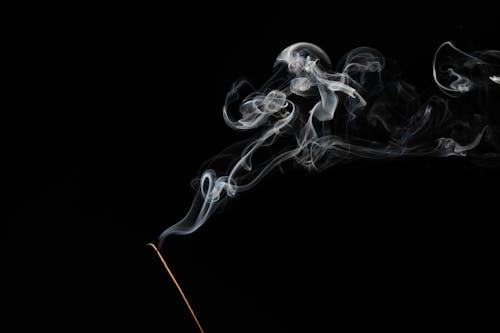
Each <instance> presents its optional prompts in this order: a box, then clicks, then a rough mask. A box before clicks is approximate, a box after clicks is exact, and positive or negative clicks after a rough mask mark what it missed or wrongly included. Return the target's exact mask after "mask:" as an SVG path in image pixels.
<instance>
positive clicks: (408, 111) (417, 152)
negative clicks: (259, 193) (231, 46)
mask: <svg viewBox="0 0 500 333" xmlns="http://www.w3.org/2000/svg"><path fill="white" fill-rule="evenodd" d="M386 67H387V64H386V60H385V59H384V57H383V56H382V55H381V54H380V52H378V51H377V50H375V49H372V48H368V47H360V48H356V49H354V50H352V51H351V52H349V53H348V54H347V55H345V56H344V57H343V58H342V59H341V61H340V62H339V65H338V67H337V70H336V71H332V70H330V68H331V62H330V59H329V57H328V56H327V55H326V53H325V52H324V51H323V50H322V49H320V48H319V47H318V46H316V45H313V44H310V43H297V44H293V45H291V46H289V47H287V48H286V49H285V50H284V51H283V52H281V54H280V55H279V56H278V58H277V60H276V64H275V69H276V72H275V74H274V75H273V76H272V78H271V79H270V80H269V81H268V82H267V83H266V84H264V86H263V87H262V88H261V89H258V90H256V89H253V87H252V86H251V85H250V84H249V83H248V82H246V81H240V82H237V83H235V84H234V85H233V87H232V89H231V90H230V91H229V93H228V94H227V97H226V103H225V106H224V108H223V118H224V120H225V122H226V123H227V125H228V126H230V127H231V128H233V129H235V130H239V131H250V130H258V133H257V135H256V136H255V137H254V138H253V139H251V140H248V141H246V142H243V143H239V144H236V145H234V146H232V147H231V148H229V149H228V150H227V151H225V152H223V153H221V154H220V155H218V156H217V157H216V158H214V161H215V160H222V159H224V158H227V157H228V156H233V157H234V156H237V157H236V158H235V159H233V160H231V161H229V162H228V163H227V165H228V166H229V169H227V170H225V172H223V173H222V174H220V175H218V174H217V173H216V171H215V170H214V169H213V168H211V167H209V168H207V169H206V170H205V171H204V172H203V173H202V175H201V177H200V178H199V179H198V181H197V187H198V190H197V194H196V196H195V198H194V200H193V204H192V206H191V209H190V210H189V212H188V214H187V215H186V216H185V217H184V218H183V219H182V220H181V221H179V222H177V223H176V224H174V225H172V226H171V227H169V228H168V229H166V230H165V231H164V232H163V233H162V234H161V235H160V239H159V240H160V242H159V243H160V244H159V245H160V246H161V245H162V244H163V242H164V240H165V238H166V237H167V236H169V235H171V234H189V233H192V232H194V231H196V230H197V229H198V228H199V227H201V226H202V225H203V224H204V223H205V222H206V221H207V219H208V218H209V217H210V216H211V215H212V214H213V213H214V211H215V210H216V209H217V207H218V206H219V205H220V204H221V203H222V202H223V201H224V200H225V199H227V198H228V197H234V196H235V195H236V194H238V193H240V192H242V191H246V190H248V189H250V188H252V187H253V186H254V185H255V184H257V183H258V182H259V180H260V179H262V177H264V176H265V175H266V174H267V173H269V172H270V171H271V170H272V169H273V168H275V167H276V166H278V165H280V164H282V163H283V162H285V161H287V160H294V161H295V162H296V163H297V164H298V165H300V166H303V167H304V168H306V169H308V170H310V171H321V170H323V169H325V168H327V167H330V166H332V165H335V164H338V163H344V162H347V161H350V160H353V159H355V158H400V157H411V156H414V157H418V156H435V157H446V156H469V157H471V158H472V159H476V160H478V161H483V160H486V159H487V160H493V159H497V158H498V156H499V153H498V146H497V145H496V143H495V131H494V127H493V126H492V121H491V118H492V117H491V116H490V114H489V113H490V112H489V111H490V109H492V108H494V106H495V103H492V102H491V100H494V98H497V100H498V97H499V95H500V94H499V93H500V51H493V50H489V51H481V52H475V53H474V54H469V53H466V52H464V51H462V50H460V49H458V48H457V47H455V46H454V45H453V44H452V43H451V42H446V43H443V44H442V45H441V46H440V47H439V48H438V49H437V51H436V52H435V54H434V59H433V64H432V75H433V78H434V82H435V85H436V86H437V88H439V89H440V90H441V92H442V93H444V95H447V97H446V99H445V98H443V97H439V96H438V95H432V96H430V97H429V98H428V99H427V100H426V101H425V102H423V103H422V102H421V97H419V96H418V95H417V93H416V89H415V88H414V87H413V86H411V85H409V84H408V83H406V82H404V81H402V80H399V79H398V77H397V75H393V74H391V73H390V72H391V71H390V70H387V69H386ZM391 75H392V76H391ZM246 91H248V92H249V93H248V94H245V92H246ZM441 95H442V94H441ZM448 97H449V98H448ZM460 99H467V101H468V102H463V101H460ZM470 100H473V101H474V102H473V104H474V107H471V106H470V104H471V103H470ZM235 114H236V116H235ZM264 147H265V148H266V149H262V148H264ZM271 149H274V150H275V152H274V153H273V155H272V156H270V157H266V158H262V156H261V157H260V158H259V160H262V161H261V162H256V160H257V155H259V156H260V155H264V153H265V152H267V151H268V150H271ZM235 150H239V151H240V154H239V155H235V153H234V151H235ZM212 162H213V161H212ZM212 164H213V163H212Z"/></svg>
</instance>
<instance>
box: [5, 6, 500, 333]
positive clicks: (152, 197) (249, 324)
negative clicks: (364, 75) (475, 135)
mask: <svg viewBox="0 0 500 333" xmlns="http://www.w3.org/2000/svg"><path fill="white" fill-rule="evenodd" d="M474 5H475V6H474V7H467V8H461V7H457V6H458V5H451V4H450V5H445V4H443V5H442V7H439V8H438V7H435V6H423V5H421V4H418V5H417V3H413V4H412V3H403V2H400V3H398V4H395V5H390V4H388V3H381V2H377V3H376V4H372V5H371V6H365V5H363V4H362V3H360V2H349V3H344V4H341V5H338V4H334V3H333V2H332V3H330V4H329V5H320V4H314V3H313V2H302V3H300V2H299V3H297V4H292V3H291V2H281V3H270V2H267V3H265V4H257V3H255V2H253V3H247V4H244V3H238V4H237V3H236V2H234V3H233V4H231V5H197V4H194V3H187V2H186V3H183V4H176V5H175V6H174V5H172V6H166V5H162V6H160V5H146V4H141V5H132V4H130V5H123V4H116V5H111V4H108V5H106V6H104V5H86V6H81V7H79V6H76V5H72V6H68V5H63V4H58V3H45V2H41V3H38V4H37V5H27V4H23V5H17V6H15V7H12V8H9V9H8V10H6V11H5V12H6V13H7V14H8V15H7V16H8V18H9V20H8V21H6V22H7V26H6V29H5V30H4V31H5V32H6V36H7V38H5V39H4V44H6V49H7V52H6V54H7V60H6V62H4V66H2V67H3V69H4V71H5V72H4V74H2V78H3V81H4V82H5V83H6V84H7V87H5V88H4V89H3V94H2V95H3V98H2V104H3V107H2V109H3V117H2V118H3V121H2V123H3V124H2V125H3V126H2V128H3V130H2V132H3V134H4V139H3V144H2V147H3V149H2V150H3V153H2V157H3V158H2V160H3V163H2V164H3V166H4V167H6V169H7V171H4V182H3V183H4V185H3V186H2V187H3V188H4V191H5V192H6V194H7V197H8V199H7V201H6V202H5V204H6V209H5V211H6V213H7V214H6V215H7V217H8V218H7V224H6V229H7V230H6V235H7V237H6V238H7V240H6V241H4V242H2V244H3V246H4V250H3V251H2V252H3V254H6V258H5V260H4V262H5V263H6V265H3V266H4V269H3V270H2V271H3V273H2V274H3V275H4V277H6V278H7V279H5V280H4V281H5V283H4V284H3V285H4V287H5V292H4V294H5V295H7V297H2V298H3V300H4V302H6V305H7V307H4V310H3V312H4V314H3V315H5V317H6V318H10V319H11V320H7V322H6V323H5V325H8V324H10V323H9V322H10V321H11V323H12V324H14V325H15V326H14V330H13V331H16V332H17V331H24V328H25V327H27V326H30V325H36V326H37V327H38V328H39V329H44V328H48V329H51V330H53V331H64V332H71V331H74V330H75V329H76V328H85V329H95V330H100V329H105V330H110V331H121V330H124V329H129V328H132V330H133V331H138V332H144V331H146V330H148V329H161V330H162V331H165V332H195V331H196V327H195V326H194V323H193V322H192V320H191V319H190V317H189V315H188V313H187V311H186V309H185V308H184V306H183V304H182V300H181V299H180V297H179V296H178V295H177V292H176V290H175V289H174V287H173V286H172V284H171V283H170V281H169V280H168V276H167V275H166V273H165V272H164V271H163V269H162V267H161V265H160V263H159V261H158V259H157V257H155V254H154V252H153V251H152V250H151V249H150V248H148V247H146V243H148V242H151V241H155V240H156V237H157V236H158V235H159V233H160V232H161V231H162V230H163V229H164V228H165V227H167V226H169V225H171V224H172V223H174V222H176V221H177V220H179V219H180V218H181V217H182V216H183V214H184V213H185V212H186V211H187V209H188V208H189V206H190V201H191V199H192V196H193V191H192V189H191V187H190V180H191V179H192V178H193V177H195V176H197V175H198V173H199V171H200V170H199V168H200V166H201V164H202V163H203V162H204V161H205V160H207V159H208V158H210V157H211V156H213V155H214V154H216V153H218V152H219V151H220V150H221V149H223V148H224V147H226V146H227V145H228V144H230V143H233V142H235V141H236V140H239V139H243V138H246V136H245V133H234V132H232V131H231V130H230V129H228V128H226V126H225V124H224V122H223V120H222V117H221V107H222V104H223V101H224V97H225V94H226V91H227V90H228V89H229V87H230V85H231V83H232V82H233V81H234V80H235V79H237V78H242V77H245V78H248V79H249V80H250V81H252V82H254V83H255V84H256V85H257V86H258V85H259V84H261V83H263V82H264V81H265V79H266V78H268V77H269V75H270V74H271V73H272V65H273V62H274V59H275V57H276V55H277V54H279V52H280V51H281V50H282V49H283V48H285V47H286V46H288V45H289V44H291V43H293V42H297V41H310V42H313V43H316V44H318V45H319V46H321V47H322V48H324V49H325V50H326V51H327V53H328V54H329V55H330V56H331V58H332V59H338V58H339V57H340V56H342V55H343V54H344V53H345V52H346V51H348V50H350V49H352V48H353V47H356V46H360V45H368V46H373V47H375V48H378V49H379V50H381V51H382V52H383V53H384V54H385V55H386V56H388V57H390V58H393V59H398V60H399V61H400V64H401V66H402V67H403V68H405V76H406V77H407V79H408V81H411V82H413V83H414V84H415V85H416V86H417V87H419V88H424V87H426V86H427V85H429V84H430V83H431V73H430V64H431V60H432V55H433V52H434V51H435V49H436V47H437V46H439V44H440V43H442V42H444V41H446V40H453V41H455V43H456V44H457V45H458V46H460V47H461V48H463V49H466V50H474V49H486V48H492V49H500V43H499V40H498V32H499V24H498V20H496V21H495V18H494V17H492V16H493V10H492V9H491V8H489V7H488V6H487V5H483V4H480V3H475V4H474ZM499 185H500V174H499V171H498V169H494V168H480V167H477V166H474V165H473V164H471V163H469V161H467V160H466V159H460V158H448V159H440V160H438V159H420V160H415V159H414V160H403V161H356V162H354V163H352V164H348V165H342V166H338V167H334V168H332V169H329V170H327V171H325V172H323V173H321V174H317V175H314V174H309V173H307V172H306V171H305V170H299V169H293V168H288V169H287V170H286V171H285V173H284V174H281V173H280V172H273V173H271V174H270V175H269V176H268V177H267V178H266V179H265V180H264V181H262V182H261V183H260V184H259V185H258V186H257V187H256V188H254V189H253V190H252V191H250V192H248V193H245V194H242V195H241V196H239V197H238V198H236V199H234V200H232V202H230V203H229V204H228V205H227V207H226V208H225V210H224V211H223V212H222V213H221V214H216V215H214V216H213V217H212V218H211V219H210V220H209V221H208V222H207V224H206V225H205V226H204V227H203V228H201V229H200V230H199V231H198V232H197V233H195V234H193V235H189V236H185V237H178V238H172V239H170V240H169V241H168V244H167V246H166V248H165V251H164V254H165V255H166V256H167V260H168V261H169V262H170V264H171V266H172V268H173V269H174V270H175V272H176V273H177V276H178V279H179V280H180V282H181V284H182V285H183V286H184V288H185V291H186V293H187V294H188V295H189V297H190V299H191V301H192V303H193V306H194V307H195V310H196V311H197V313H198V315H199V317H200V320H201V322H202V323H203V324H204V326H205V329H206V331H207V332H208V333H210V332H333V331H335V330H343V331H346V330H352V331H354V330H358V329H375V328H377V329H379V328H380V329H384V330H397V331H406V330H408V329H411V328H417V329H429V328H433V329H459V328H469V329H471V328H476V329H477V328H480V327H487V326H488V325H489V324H495V323H496V320H495V316H496V315H497V314H498V306H497V305H496V304H497V299H498V296H499V295H498V287H497V284H496V281H498V273H497V272H496V269H495V267H496V266H497V262H498V256H497V253H498V243H497V241H496V239H497V233H496V226H495V224H496V223H497V222H498V221H497V217H496V216H497V199H498V188H499ZM5 311H6V312H5ZM2 325H4V324H2Z"/></svg>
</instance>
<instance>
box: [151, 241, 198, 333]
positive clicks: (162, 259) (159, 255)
mask: <svg viewBox="0 0 500 333" xmlns="http://www.w3.org/2000/svg"><path fill="white" fill-rule="evenodd" d="M147 245H148V246H151V247H152V248H153V249H154V250H155V252H156V254H157V255H158V257H159V258H160V260H161V263H162V264H163V267H165V269H166V270H167V272H168V275H170V278H171V279H172V281H173V282H174V284H175V287H176V288H177V290H178V291H179V293H180V294H181V296H182V299H183V300H184V303H185V304H186V306H187V308H188V310H189V312H190V313H191V316H192V317H193V319H194V321H195V322H196V325H197V326H198V329H199V330H200V332H201V333H205V331H204V330H203V328H202V327H201V324H200V322H199V320H198V318H197V317H196V314H195V313H194V311H193V308H192V307H191V304H189V301H188V299H187V297H186V295H184V292H183V291H182V288H181V286H180V285H179V283H178V282H177V280H176V278H175V276H174V273H172V271H171V270H170V268H169V267H168V265H167V262H166V261H165V259H164V258H163V256H162V255H161V253H160V251H159V250H158V248H157V247H156V246H155V245H154V244H152V243H149V244H147Z"/></svg>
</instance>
